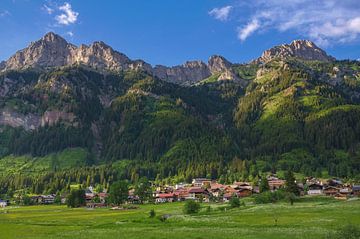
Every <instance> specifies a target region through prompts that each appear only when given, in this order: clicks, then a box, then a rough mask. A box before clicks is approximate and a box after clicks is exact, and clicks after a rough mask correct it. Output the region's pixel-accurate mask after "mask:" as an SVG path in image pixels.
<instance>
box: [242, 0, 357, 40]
mask: <svg viewBox="0 0 360 239" xmlns="http://www.w3.org/2000/svg"><path fill="white" fill-rule="evenodd" d="M245 2H246V4H243V5H241V7H239V9H235V10H239V12H241V13H242V14H241V16H242V17H240V19H239V20H240V21H241V22H244V24H243V25H242V26H240V28H239V29H240V30H238V34H239V39H240V40H242V41H244V40H245V39H246V38H247V37H249V36H250V35H251V34H256V32H259V31H269V30H276V31H279V32H285V31H291V32H293V33H296V34H298V35H302V36H303V37H304V38H309V39H311V40H313V41H315V42H316V43H317V44H318V45H321V46H326V45H329V44H330V45H331V44H335V43H346V42H351V41H355V40H359V38H360V1H359V0H342V1H338V0H317V1H313V0H291V1H290V0H245ZM249 13H250V14H249ZM243 16H246V18H245V17H243ZM248 19H252V20H251V22H249V20H248Z"/></svg>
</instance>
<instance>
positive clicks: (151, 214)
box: [149, 209, 156, 218]
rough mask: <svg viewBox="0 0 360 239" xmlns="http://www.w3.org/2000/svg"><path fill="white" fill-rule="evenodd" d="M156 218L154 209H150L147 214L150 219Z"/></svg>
mask: <svg viewBox="0 0 360 239" xmlns="http://www.w3.org/2000/svg"><path fill="white" fill-rule="evenodd" d="M155 216H156V212H155V210H154V209H151V211H150V212H149V217H150V218H154V217H155Z"/></svg>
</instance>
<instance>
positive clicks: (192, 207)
mask: <svg viewBox="0 0 360 239" xmlns="http://www.w3.org/2000/svg"><path fill="white" fill-rule="evenodd" d="M199 211H200V204H199V203H197V202H195V201H187V202H186V203H185V205H184V213H186V214H194V213H197V212H199Z"/></svg>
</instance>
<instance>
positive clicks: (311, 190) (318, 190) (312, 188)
mask: <svg viewBox="0 0 360 239" xmlns="http://www.w3.org/2000/svg"><path fill="white" fill-rule="evenodd" d="M307 194H308V195H321V194H323V186H322V185H321V184H317V183H313V184H310V185H309V187H308V191H307Z"/></svg>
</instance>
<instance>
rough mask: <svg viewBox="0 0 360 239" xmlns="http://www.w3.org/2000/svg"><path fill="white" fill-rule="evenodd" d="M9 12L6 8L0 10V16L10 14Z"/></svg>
mask: <svg viewBox="0 0 360 239" xmlns="http://www.w3.org/2000/svg"><path fill="white" fill-rule="evenodd" d="M10 15H11V13H10V12H9V11H8V10H4V11H0V17H6V16H10Z"/></svg>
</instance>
